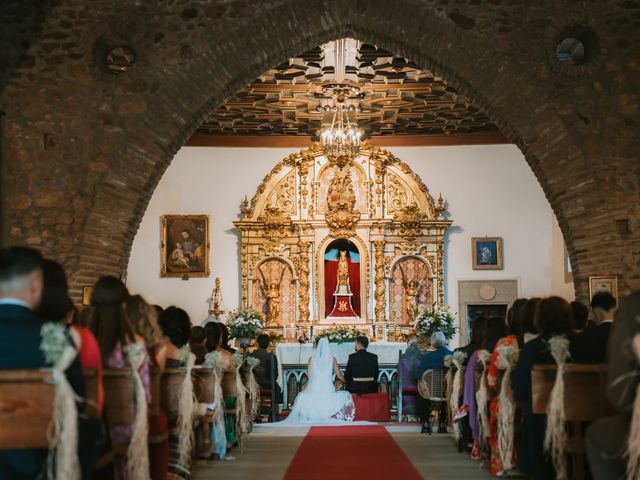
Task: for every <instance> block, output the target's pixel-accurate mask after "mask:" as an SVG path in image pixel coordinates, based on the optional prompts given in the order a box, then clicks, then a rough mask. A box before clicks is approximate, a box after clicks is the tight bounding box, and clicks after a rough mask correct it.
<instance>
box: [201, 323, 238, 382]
mask: <svg viewBox="0 0 640 480" xmlns="http://www.w3.org/2000/svg"><path fill="white" fill-rule="evenodd" d="M221 325H222V324H221V323H220V322H209V323H207V324H206V325H205V326H204V330H205V332H206V334H207V341H206V342H205V345H206V347H207V352H218V353H220V355H222V371H224V372H232V371H233V370H234V367H233V355H232V354H231V353H230V352H229V351H228V350H226V349H225V348H224V347H223V346H222V332H223V330H222V327H221Z"/></svg>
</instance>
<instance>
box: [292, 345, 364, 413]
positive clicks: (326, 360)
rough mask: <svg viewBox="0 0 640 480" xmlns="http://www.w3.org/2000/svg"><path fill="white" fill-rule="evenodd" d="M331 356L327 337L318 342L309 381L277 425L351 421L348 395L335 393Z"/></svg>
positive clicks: (350, 406)
mask: <svg viewBox="0 0 640 480" xmlns="http://www.w3.org/2000/svg"><path fill="white" fill-rule="evenodd" d="M332 372H333V354H332V353H331V349H330V348H329V341H328V340H327V339H326V338H322V339H320V341H319V342H318V345H317V346H316V349H315V351H314V354H313V357H312V358H311V364H310V366H309V381H308V382H307V386H306V388H305V389H304V390H303V391H302V392H300V393H299V394H298V396H297V397H296V400H295V402H294V404H293V408H292V409H291V413H289V416H288V417H287V418H286V419H285V420H283V421H282V422H280V425H282V424H285V425H286V424H289V425H308V424H314V425H318V424H335V423H345V422H352V421H353V418H354V417H355V412H356V408H355V405H354V404H353V399H352V398H351V393H349V392H336V389H335V386H334V384H333V378H332Z"/></svg>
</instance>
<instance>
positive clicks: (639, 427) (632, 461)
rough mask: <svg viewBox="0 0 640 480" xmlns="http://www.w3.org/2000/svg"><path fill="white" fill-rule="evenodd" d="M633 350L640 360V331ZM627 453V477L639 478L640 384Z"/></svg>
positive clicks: (632, 346)
mask: <svg viewBox="0 0 640 480" xmlns="http://www.w3.org/2000/svg"><path fill="white" fill-rule="evenodd" d="M639 320H640V319H639ZM631 350H632V351H633V353H634V355H635V357H636V358H635V359H636V360H637V361H639V362H640V333H636V334H635V335H634V337H633V339H632V340H631ZM631 375H633V376H635V375H637V372H636V371H632V372H631V373H629V374H627V375H622V376H620V377H618V378H616V379H615V380H614V381H613V383H612V385H615V384H617V383H620V382H621V381H624V380H626V379H627V378H629V376H631ZM625 454H626V456H627V457H628V458H629V459H628V461H627V478H638V477H639V476H640V384H638V386H637V387H636V396H635V400H634V403H633V414H632V416H631V426H630V428H629V439H628V440H627V449H626V452H625Z"/></svg>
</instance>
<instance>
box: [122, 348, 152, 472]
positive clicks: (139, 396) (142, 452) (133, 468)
mask: <svg viewBox="0 0 640 480" xmlns="http://www.w3.org/2000/svg"><path fill="white" fill-rule="evenodd" d="M123 351H124V355H125V357H126V359H127V362H128V363H129V365H130V366H131V377H132V380H133V388H134V393H135V402H136V412H135V419H134V421H133V428H132V433H131V441H130V442H129V448H128V449H127V465H126V470H127V474H128V475H129V477H130V478H132V479H135V480H139V479H146V478H149V446H148V437H149V423H148V419H147V396H146V393H145V391H144V384H143V383H142V378H140V372H139V371H138V370H139V369H140V367H141V366H142V365H143V363H144V362H145V361H146V360H147V351H146V349H145V346H144V345H141V344H139V343H130V344H129V345H126V346H125V347H124V348H123Z"/></svg>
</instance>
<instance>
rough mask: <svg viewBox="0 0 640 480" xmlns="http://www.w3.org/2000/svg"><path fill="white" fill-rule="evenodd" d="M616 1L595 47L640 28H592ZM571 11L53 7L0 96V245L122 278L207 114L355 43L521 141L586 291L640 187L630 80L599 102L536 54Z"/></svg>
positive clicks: (634, 213)
mask: <svg viewBox="0 0 640 480" xmlns="http://www.w3.org/2000/svg"><path fill="white" fill-rule="evenodd" d="M545 8H546V9H545ZM598 8H602V11H601V12H599V11H597V10H598ZM615 10H616V9H612V8H609V7H608V6H606V5H604V6H601V7H600V6H593V9H592V10H591V11H590V18H599V19H601V20H599V21H600V23H599V24H597V25H591V26H592V27H593V28H594V29H595V31H596V32H597V33H598V35H599V36H600V39H601V43H606V42H605V40H606V41H607V42H609V43H611V44H612V45H613V44H614V43H615V40H616V38H618V37H619V36H620V35H622V36H624V35H627V37H625V38H627V39H628V38H631V37H633V38H637V35H638V34H637V32H635V33H634V31H633V29H632V30H631V33H629V29H628V28H627V29H625V28H622V29H620V28H617V27H616V26H615V25H612V24H611V22H607V21H605V20H606V19H607V18H611V17H612V15H613V14H614V13H618V12H616V11H615ZM599 13H601V14H602V15H599ZM581 21H583V22H591V23H592V21H591V20H585V19H580V18H578V19H576V18H566V16H565V15H564V14H563V13H562V12H561V11H558V12H556V11H553V10H551V8H550V7H527V9H526V15H523V12H519V11H518V10H517V9H516V8H515V7H512V6H507V5H502V6H492V7H491V9H489V8H488V7H487V6H464V7H463V6H460V5H455V6H449V5H442V4H441V3H438V4H436V3H435V2H417V1H415V2H406V1H400V0H397V1H388V0H372V1H369V2H332V1H325V0H314V1H309V2H304V4H302V5H301V4H300V3H299V2H295V1H293V0H282V1H273V2H259V3H252V2H246V1H242V0H237V1H231V2H228V3H224V4H216V5H211V4H210V2H207V1H204V0H200V1H193V2H190V3H189V5H188V6H186V7H185V6H182V5H180V6H178V5H173V4H171V6H168V4H164V5H154V6H153V7H151V6H149V5H146V4H144V5H139V6H136V5H130V2H125V1H124V0H123V1H121V2H110V4H109V5H108V6H104V7H102V8H101V9H95V8H92V7H89V6H87V5H86V2H81V1H79V0H66V1H63V2H60V3H59V5H57V6H56V7H54V8H53V9H52V10H51V11H50V12H49V16H48V17H47V20H46V21H45V23H44V25H43V27H42V31H41V32H40V34H39V35H38V36H37V37H36V38H35V39H34V40H33V42H32V44H31V46H30V48H29V50H28V52H27V58H28V61H26V62H23V63H22V64H20V65H18V68H17V69H16V71H15V72H14V76H13V78H12V79H11V81H10V83H9V85H8V86H7V88H6V89H5V91H4V92H3V94H2V98H1V102H2V104H1V106H2V109H3V110H5V111H6V112H7V116H6V118H5V120H4V129H3V147H4V148H3V150H4V151H3V160H4V161H3V167H2V168H3V169H2V201H3V202H2V203H3V212H2V213H3V215H2V217H3V220H4V221H3V225H2V238H3V242H5V243H15V242H22V243H27V244H31V245H35V246H38V247H40V248H42V249H43V250H44V251H45V253H46V254H48V255H52V256H54V257H56V258H58V259H60V260H61V261H62V262H63V263H64V264H65V266H66V267H67V268H68V270H69V272H70V276H71V284H72V286H73V292H74V294H75V295H79V290H80V287H81V286H82V285H86V284H90V283H92V282H93V281H95V279H96V277H97V276H99V275H101V274H104V273H111V274H116V275H118V274H123V273H124V271H125V269H126V265H127V260H128V255H129V251H130V248H131V243H132V241H133V238H134V235H135V232H136V230H137V227H138V225H139V222H140V220H141V218H142V215H143V213H144V211H145V208H146V205H147V203H148V201H149V199H150V197H151V194H152V192H153V190H154V188H155V186H156V185H157V183H158V181H159V179H160V178H161V176H162V174H163V172H164V171H165V169H166V167H167V166H168V165H169V163H170V161H171V159H172V157H173V155H174V154H175V152H176V151H177V150H178V149H179V148H180V146H181V145H183V144H184V142H185V141H186V139H187V138H188V137H189V135H190V134H191V133H192V132H193V131H194V129H195V128H196V127H197V126H198V124H199V123H200V121H201V120H202V118H203V116H204V115H205V113H206V112H207V111H208V110H209V109H210V108H211V107H212V106H215V105H218V104H220V103H222V102H223V101H224V100H225V99H226V98H228V97H229V96H230V95H231V94H233V93H234V92H235V91H236V90H237V89H239V88H240V87H241V86H243V85H245V84H247V83H248V82H250V81H252V80H253V79H254V78H256V77H257V76H258V75H259V74H260V73H261V72H262V71H264V70H266V69H267V68H269V67H270V66H272V65H275V64H277V63H278V62H280V61H282V60H283V59H285V58H287V57H289V56H290V55H293V54H295V53H297V52H300V51H304V50H305V49H307V48H310V47H312V46H314V45H318V44H321V43H324V42H326V41H328V40H331V39H334V38H339V37H343V36H352V37H354V38H358V39H361V40H364V41H367V42H370V43H374V44H377V45H379V46H381V47H383V48H385V49H388V50H390V51H393V52H395V53H397V54H399V55H403V56H406V57H408V58H411V59H412V60H414V61H416V62H417V63H418V64H420V65H422V66H424V67H425V68H429V69H431V70H433V71H435V72H437V73H438V74H440V75H442V76H443V77H445V78H446V79H447V81H449V82H450V83H451V84H452V85H454V86H455V87H456V88H458V89H459V90H460V91H462V92H464V93H465V94H466V95H467V96H469V97H470V98H471V99H472V100H473V101H474V102H475V103H476V104H478V105H480V106H481V107H482V108H483V109H484V111H485V112H486V113H487V115H488V116H490V117H491V118H492V120H493V121H494V122H495V123H496V124H497V125H498V126H499V128H500V129H501V130H502V132H503V133H504V134H505V135H506V136H507V137H508V138H509V139H510V140H512V141H513V142H514V143H515V144H517V145H518V146H519V148H520V149H521V150H522V152H523V153H524V155H525V157H526V159H527V162H528V163H529V165H530V166H531V168H532V170H533V172H534V174H535V175H536V177H537V178H538V180H539V181H540V183H541V185H542V187H543V190H544V192H545V194H546V196H547V198H548V199H549V202H550V204H551V206H552V208H553V210H554V212H555V213H556V216H557V218H558V220H559V223H560V226H561V229H562V231H563V234H564V237H565V240H566V243H567V245H568V248H569V252H570V254H571V257H572V265H573V269H574V276H575V278H576V282H575V284H576V289H577V293H578V294H579V295H582V296H584V295H586V292H587V286H586V279H587V277H588V276H589V275H590V274H595V273H610V274H622V273H623V272H624V268H625V264H624V261H623V260H622V259H623V257H624V256H625V255H627V256H629V255H632V254H633V253H634V252H637V251H638V249H639V242H638V236H637V234H636V233H635V231H634V229H635V226H636V224H637V221H638V218H639V216H640V215H639V208H640V207H638V204H640V202H638V200H639V197H640V194H639V192H640V186H638V184H637V181H635V182H634V181H633V180H629V178H631V179H632V178H636V179H637V178H638V174H640V166H638V162H637V161H635V158H634V155H635V152H637V151H638V141H639V140H638V139H637V138H636V137H635V136H634V135H633V134H632V133H631V131H630V130H631V128H630V126H632V125H633V124H632V123H629V122H630V120H629V119H630V118H631V117H632V116H633V114H634V108H635V109H636V110H635V111H637V107H638V105H637V103H638V101H637V95H636V96H635V97H634V96H633V95H634V93H633V92H635V91H637V88H636V83H637V80H634V79H632V78H631V73H630V74H629V79H628V80H625V79H623V80H620V81H619V82H618V83H617V85H616V86H615V87H612V88H613V89H612V90H611V93H608V94H606V95H605V94H603V93H601V92H602V83H601V84H600V87H598V86H597V83H598V81H599V80H598V81H596V83H594V79H593V78H592V77H591V76H582V77H581V76H577V77H569V76H566V75H564V76H563V73H562V72H555V71H553V70H554V69H553V67H552V65H550V64H547V63H545V62H544V61H540V59H544V58H546V57H547V54H548V51H549V49H550V48H551V49H552V48H553V39H554V38H555V37H554V35H556V33H557V32H556V30H557V31H560V29H561V27H563V26H565V25H570V24H571V22H573V23H575V22H581ZM515 32H518V34H516V33H515ZM543 33H544V34H543ZM629 35H631V37H629ZM109 43H111V44H117V43H127V44H129V45H131V46H132V48H134V50H135V52H136V57H137V60H136V63H135V64H134V68H132V69H131V71H130V72H129V73H126V74H124V75H119V76H112V75H109V74H107V73H104V72H102V71H100V70H99V69H98V68H97V67H96V64H95V62H94V58H96V55H98V56H99V54H101V52H100V51H99V48H98V46H99V45H101V44H109ZM636 44H637V42H636ZM63 45H64V47H62V46H63ZM61 48H64V52H65V53H64V54H61V53H60V52H61V51H60V50H59V49H61ZM57 49H58V50H57ZM610 55H611V57H610V58H609V59H608V63H607V68H613V69H617V70H618V71H623V72H626V70H625V69H627V68H630V67H627V66H626V65H627V64H626V63H625V59H624V58H622V57H620V58H619V57H616V56H615V55H620V53H619V52H611V53H610ZM629 58H633V57H629ZM596 60H597V59H596ZM594 61H595V60H594ZM601 65H602V62H600V63H599V64H598V63H594V67H593V68H594V69H596V70H597V68H599V67H600V66H601ZM592 73H593V72H592ZM634 82H636V83H634ZM558 86H562V89H560V90H561V91H560V92H558V91H557V90H558ZM567 91H570V92H572V93H573V95H574V98H570V99H567V97H566V94H565V93H566V92H567ZM634 98H635V100H634ZM611 102H616V105H617V106H618V108H617V110H615V111H614V110H612V108H611ZM600 112H606V118H604V119H600V117H599V115H600ZM603 115H605V114H603ZM603 123H606V124H607V125H613V126H614V127H615V128H613V129H611V131H608V130H605V129H604V126H603ZM625 128H627V129H628V130H625ZM595 135H598V138H597V141H596V139H595V138H594V136H595ZM634 175H635V176H634ZM52 179H53V181H52ZM616 189H617V190H616ZM614 219H619V220H620V221H623V222H624V221H625V220H629V221H630V225H631V233H622V234H618V233H616V231H615V224H614V223H613V220H614ZM523 221H524V216H523ZM629 268H630V266H629Z"/></svg>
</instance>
